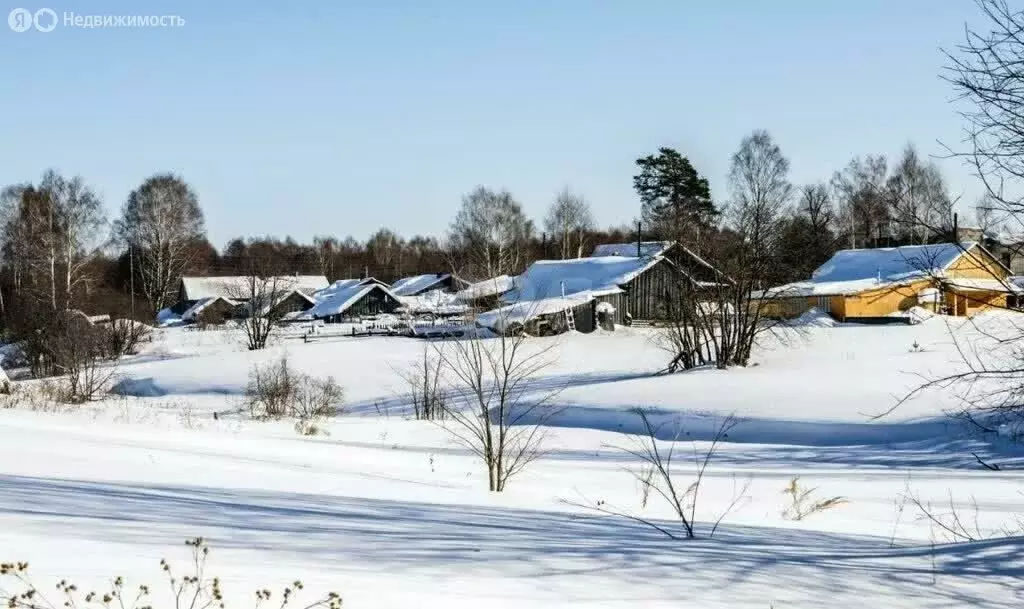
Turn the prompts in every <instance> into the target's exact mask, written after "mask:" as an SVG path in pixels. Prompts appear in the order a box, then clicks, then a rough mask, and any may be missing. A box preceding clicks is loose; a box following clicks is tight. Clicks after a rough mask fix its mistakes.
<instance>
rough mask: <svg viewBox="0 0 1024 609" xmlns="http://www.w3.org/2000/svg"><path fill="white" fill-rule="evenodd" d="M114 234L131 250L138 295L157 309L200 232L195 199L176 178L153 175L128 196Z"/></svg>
mask: <svg viewBox="0 0 1024 609" xmlns="http://www.w3.org/2000/svg"><path fill="white" fill-rule="evenodd" d="M115 234H116V236H117V237H118V238H119V240H120V241H121V242H122V243H123V244H124V245H125V246H127V247H130V248H132V249H133V251H134V255H135V256H136V258H135V259H136V260H137V261H138V263H137V268H138V273H139V279H140V282H139V283H140V284H141V289H142V293H143V295H144V296H145V297H146V299H147V300H148V301H149V303H150V305H151V306H152V307H153V309H154V310H156V311H159V310H161V309H163V308H164V307H166V306H167V304H168V303H169V300H170V297H171V294H172V291H173V287H174V283H175V281H177V280H178V278H179V277H180V276H181V274H182V272H183V271H184V269H185V268H186V267H187V266H188V265H189V263H190V262H191V261H192V258H193V257H194V255H195V252H196V248H195V247H193V246H194V245H195V243H196V242H197V241H199V240H200V239H202V238H204V236H205V234H206V229H205V227H204V220H203V211H202V209H200V207H199V198H198V197H197V196H196V193H195V191H193V190H192V187H191V186H189V185H188V184H187V183H186V182H185V181H184V180H182V179H181V178H180V177H178V176H176V175H173V174H158V175H154V176H152V177H150V178H148V179H147V180H146V181H145V182H143V183H142V185H140V186H139V187H138V188H136V189H135V190H133V191H132V192H131V194H129V195H128V201H127V202H126V203H125V205H124V209H123V210H122V213H121V218H120V220H118V221H117V223H116V225H115Z"/></svg>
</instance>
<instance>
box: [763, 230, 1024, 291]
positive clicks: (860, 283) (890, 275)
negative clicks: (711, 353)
mask: <svg viewBox="0 0 1024 609" xmlns="http://www.w3.org/2000/svg"><path fill="white" fill-rule="evenodd" d="M975 247H979V248H980V247H981V246H979V245H978V244H977V243H974V242H968V243H961V244H955V243H935V244H930V245H905V246H902V247H885V248H876V249H857V250H841V251H839V252H836V253H835V254H834V255H833V256H832V257H831V258H829V260H828V261H827V262H826V263H825V264H823V265H821V266H820V267H818V268H817V270H815V271H814V273H812V274H811V279H810V281H798V282H796V283H790V284H786V285H783V286H779V287H775V288H771V289H769V290H765V291H764V292H763V293H762V294H761V296H762V297H770V298H786V297H791V296H794V297H795V296H801V297H802V296H841V295H848V294H856V293H858V292H864V291H867V290H873V289H876V288H880V287H883V286H896V285H901V284H907V283H913V282H915V281H920V280H921V279H927V278H930V277H934V278H939V279H943V281H945V282H946V283H947V284H948V285H950V286H951V287H954V288H955V287H961V288H963V289H975V290H981V289H984V290H989V289H991V290H995V291H1004V292H1008V291H1012V289H1013V288H1012V287H1011V284H1010V283H1009V281H1007V282H1003V281H1000V280H998V279H996V278H994V277H993V278H991V279H960V278H955V279H954V278H945V274H946V271H947V270H948V269H949V267H950V266H951V265H952V264H953V263H954V262H956V260H957V259H958V258H959V257H960V256H961V255H962V254H963V253H965V252H967V251H969V250H971V249H973V248H975ZM972 286H974V287H972ZM983 286H984V287H983Z"/></svg>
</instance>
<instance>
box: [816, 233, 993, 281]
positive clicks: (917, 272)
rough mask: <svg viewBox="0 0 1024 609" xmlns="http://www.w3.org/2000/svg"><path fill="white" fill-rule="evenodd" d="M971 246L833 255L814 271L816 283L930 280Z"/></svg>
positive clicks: (901, 248)
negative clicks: (928, 278)
mask: <svg viewBox="0 0 1024 609" xmlns="http://www.w3.org/2000/svg"><path fill="white" fill-rule="evenodd" d="M975 245H976V244H975V243H964V244H955V243H937V244H933V245H907V246H903V247H884V248H874V249H860V250H841V251H838V252H836V253H835V254H834V255H833V256H832V257H831V258H830V259H829V260H828V261H827V262H825V264H823V265H821V266H820V267H818V268H817V270H815V271H814V273H813V274H812V275H811V278H812V279H813V280H814V282H816V283H830V282H846V281H863V280H869V279H876V280H880V281H881V282H884V283H892V282H899V281H907V280H914V279H921V278H925V277H930V276H933V275H936V274H939V273H941V272H942V271H944V270H945V269H946V268H947V267H948V266H949V265H951V264H952V263H953V262H955V261H956V259H957V258H959V257H960V255H961V254H963V253H964V251H966V250H970V249H971V248H973V247H974V246H975Z"/></svg>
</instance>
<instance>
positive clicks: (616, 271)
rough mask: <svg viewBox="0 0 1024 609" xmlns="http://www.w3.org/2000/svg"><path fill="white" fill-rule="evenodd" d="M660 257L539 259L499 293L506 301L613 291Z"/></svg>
mask: <svg viewBox="0 0 1024 609" xmlns="http://www.w3.org/2000/svg"><path fill="white" fill-rule="evenodd" d="M660 261H661V258H636V257H627V256H601V257H594V258H575V259H572V260H539V261H537V262H534V263H533V264H531V265H530V268H528V269H526V272H525V273H523V274H522V275H520V276H519V277H517V278H516V280H515V288H514V289H512V290H511V291H509V292H508V293H506V294H505V295H504V296H502V300H504V301H505V302H509V303H512V302H519V301H534V300H544V299H547V298H560V297H561V296H562V293H563V286H564V292H565V294H566V295H571V294H581V293H588V294H590V295H592V296H603V295H606V294H615V293H618V292H621V291H622V288H620V287H619V286H620V285H622V284H624V283H627V282H629V281H631V280H632V279H633V278H635V277H636V276H637V275H639V274H640V273H643V272H644V271H646V270H647V269H648V268H650V267H652V266H654V265H655V264H657V263H658V262H660Z"/></svg>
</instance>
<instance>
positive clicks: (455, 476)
mask: <svg viewBox="0 0 1024 609" xmlns="http://www.w3.org/2000/svg"><path fill="white" fill-rule="evenodd" d="M980 323H982V324H987V325H988V326H990V327H996V328H1000V327H1006V326H1007V325H1008V324H1011V323H1019V322H1018V321H1017V320H1016V319H1014V318H1012V317H1011V316H1009V314H1000V315H990V316H986V317H985V318H984V319H982V320H981V322H980ZM950 330H953V331H955V332H958V333H959V336H961V337H962V338H964V339H968V340H969V339H970V336H971V335H972V333H977V330H976V329H975V328H974V327H972V326H970V325H964V322H963V321H962V320H950V321H947V320H944V319H941V318H934V319H931V320H928V321H926V322H925V323H923V324H920V325H914V326H903V325H898V326H884V327H883V326H853V325H840V326H830V325H829V324H808V325H806V326H804V327H803V328H802V331H801V333H800V334H799V335H796V334H794V335H792V336H790V337H789V338H788V340H786V341H785V342H779V341H770V344H766V345H765V347H766V349H765V350H763V351H762V352H760V353H759V354H758V355H757V357H756V358H755V360H756V362H755V363H756V365H752V366H750V367H748V368H745V369H737V370H729V371H715V370H701V371H694V372H687V373H680V374H675V375H671V376H651V373H652V372H654V371H656V370H658V369H659V368H660V367H661V366H663V365H664V364H665V362H666V356H665V354H664V353H663V352H662V351H661V350H659V349H658V348H657V346H656V345H655V344H654V341H653V340H652V334H650V333H647V332H644V331H640V330H628V329H623V330H621V331H619V332H616V333H613V334H611V333H609V334H605V333H597V334H593V335H586V336H584V335H573V336H568V337H557V338H551V339H531V341H532V344H534V345H536V346H537V347H545V346H548V345H553V349H554V351H553V354H555V356H556V357H555V361H554V364H553V365H552V366H551V367H550V368H549V369H547V370H546V371H545V373H544V376H543V377H542V378H540V379H538V380H537V381H536V382H537V385H536V387H537V389H538V390H549V389H560V390H561V392H560V393H559V394H558V396H557V398H556V401H557V404H558V405H559V406H560V407H561V408H562V410H561V412H560V414H559V415H558V416H557V417H556V418H555V419H554V420H552V421H550V425H551V429H550V434H549V437H548V441H547V448H548V449H549V453H548V454H547V455H546V457H545V458H544V459H542V460H540V461H538V462H536V463H535V464H533V465H532V466H531V467H530V468H529V469H527V470H526V471H525V472H524V473H522V474H521V475H520V476H519V477H518V478H514V479H513V480H512V482H511V483H510V485H509V488H508V490H507V491H506V492H505V493H501V494H494V493H489V492H488V491H487V490H486V481H485V479H484V478H485V475H484V471H483V470H482V468H481V466H480V465H479V464H478V463H477V461H476V460H475V459H474V458H473V457H472V456H471V455H470V454H469V453H468V452H467V450H466V449H465V448H463V447H462V446H460V445H458V444H456V443H454V442H453V441H452V439H451V437H450V436H449V435H448V434H447V433H446V432H445V431H444V429H442V428H440V427H439V426H437V425H434V424H431V423H426V422H417V421H412V420H408V419H407V413H408V411H407V399H406V398H405V396H404V395H403V393H404V392H405V386H404V382H403V381H402V377H401V375H400V374H399V373H398V372H397V371H399V370H402V369H404V368H406V367H407V366H408V365H410V363H412V362H414V361H415V360H416V359H417V358H418V357H420V355H421V350H422V348H423V345H424V343H423V341H419V340H415V339H405V338H351V339H335V340H325V341H320V342H314V343H310V344H306V343H303V342H302V341H301V340H295V339H281V340H280V341H279V342H278V343H277V344H276V345H275V346H274V347H273V348H271V349H268V350H267V351H265V352H259V353H249V352H246V351H244V349H243V348H242V347H241V344H240V342H239V340H238V337H237V336H234V335H231V334H230V333H226V332H217V331H209V332H192V331H187V330H185V329H182V328H174V329H167V330H164V331H163V333H162V334H161V336H160V337H159V339H158V340H157V341H156V342H154V343H153V344H152V345H150V346H149V347H148V348H147V350H146V352H145V353H144V354H142V355H139V356H135V357H133V358H131V359H129V360H126V361H125V362H124V363H123V364H122V366H121V368H120V370H119V374H121V375H122V376H123V377H124V378H125V379H128V380H127V382H126V383H125V384H124V385H123V386H124V387H127V388H129V393H133V394H136V395H135V396H132V397H123V398H111V399H109V400H107V401H104V402H101V403H97V404H91V405H89V406H87V407H82V408H79V409H76V410H73V411H66V412H34V411H28V410H24V409H11V410H0V463H2V466H0V560H28V561H30V562H31V564H32V570H33V572H34V573H35V577H36V578H37V579H38V580H40V582H41V583H44V582H49V581H50V578H54V579H59V578H62V577H73V578H74V579H75V580H76V581H77V582H80V585H81V586H82V587H89V586H95V585H98V584H99V583H100V582H102V581H103V580H104V579H105V578H107V577H110V576H114V575H124V576H126V577H127V578H128V579H129V581H130V582H132V583H142V582H147V583H151V584H153V585H154V587H156V585H157V584H158V583H159V582H160V581H161V574H160V572H159V567H158V562H159V560H160V558H162V557H166V558H168V559H169V560H171V561H172V562H179V563H180V562H184V560H185V558H186V557H187V552H186V548H185V546H184V545H183V541H184V540H185V539H186V538H190V537H196V536H203V537H207V538H209V540H210V544H211V546H212V547H213V554H212V559H211V564H212V568H213V569H214V570H215V571H216V572H217V573H218V574H219V575H220V576H221V577H222V579H223V582H224V587H225V589H226V592H227V596H228V600H236V601H239V602H236V603H235V606H236V607H237V606H249V605H250V604H251V599H252V597H251V596H250V594H251V591H252V590H254V589H256V588H257V587H260V588H262V587H268V586H273V587H277V586H278V585H283V584H285V583H288V582H290V581H292V580H293V579H294V578H296V577H299V578H301V579H302V580H303V581H304V582H305V584H306V590H307V591H308V592H309V593H310V594H311V595H312V594H314V593H315V592H316V591H326V590H338V591H339V592H341V593H342V595H343V597H344V602H345V606H346V607H354V608H392V607H395V608H397V607H402V608H405V607H445V608H452V609H456V608H462V607H474V608H477V607H524V606H534V607H673V608H679V607H694V608H697V607H700V608H704V607H761V608H768V607H776V608H779V609H782V608H789V607H808V608H810V607H822V606H827V607H966V606H975V607H1021V606H1024V538H1021V537H1017V538H994V539H992V540H989V541H981V542H977V543H958V544H950V543H946V538H945V537H944V536H943V535H941V534H940V533H939V532H937V531H935V529H934V527H931V526H929V524H928V523H927V522H926V521H924V520H922V519H920V518H919V514H918V513H916V511H915V510H914V509H913V508H912V507H911V506H909V505H906V506H905V507H904V509H903V510H902V511H901V510H900V509H899V498H900V497H901V496H903V495H904V494H906V493H908V492H911V493H914V494H916V495H918V496H920V498H921V499H922V500H924V501H933V502H936V509H937V510H938V511H940V512H941V511H943V510H945V509H948V507H945V506H948V503H949V501H950V497H951V496H952V499H953V502H954V503H955V504H956V505H957V506H958V507H959V508H960V509H961V510H962V513H963V515H964V516H965V517H966V518H968V519H970V521H971V522H970V525H971V526H972V528H973V526H974V522H973V521H974V518H975V510H974V508H973V507H972V505H973V503H975V502H976V504H977V507H978V509H977V517H978V527H979V528H981V529H982V530H983V531H994V530H997V529H1001V528H1002V527H1008V526H1013V525H1014V523H1015V519H1016V518H1017V517H1019V516H1024V494H1022V493H1024V477H1022V476H1021V475H1020V474H1019V473H1017V472H1018V471H1019V467H1020V466H1022V465H1024V450H1022V449H1021V447H1019V446H1016V445H1013V444H1011V443H1010V442H1009V441H1007V440H1005V439H1003V438H999V437H982V436H978V435H977V434H972V433H969V432H968V430H966V429H964V428H963V427H961V426H960V425H958V424H956V423H953V422H951V421H950V420H948V419H946V418H945V417H944V416H943V412H944V411H945V410H947V409H950V408H955V407H956V401H955V399H954V398H955V396H954V395H953V394H952V393H950V392H930V393H925V394H923V395H921V396H920V397H918V398H916V399H914V400H912V401H910V402H908V403H907V404H905V405H903V406H902V407H901V408H900V409H899V410H897V411H896V412H894V413H893V414H891V415H889V416H887V417H884V418H882V419H880V420H872V416H873V415H876V414H878V413H881V412H884V411H885V410H887V409H888V408H890V407H891V406H892V405H893V404H894V402H895V401H896V400H897V399H898V398H899V397H900V396H902V395H904V394H905V393H906V392H907V391H908V390H910V389H912V388H914V387H915V386H917V385H918V384H920V383H921V382H922V378H930V377H936V376H939V375H942V374H946V373H949V372H950V371H953V370H955V369H957V367H958V366H959V362H960V356H959V355H958V352H957V349H955V348H954V345H953V341H952V340H951V338H950ZM915 343H916V344H917V345H918V348H917V349H913V348H912V346H913V345H914V344H915ZM282 352H287V354H288V357H289V361H290V363H291V364H292V365H294V366H295V367H296V368H298V369H300V370H302V371H305V372H308V373H311V374H316V375H332V376H334V377H335V378H336V379H337V380H338V381H339V382H340V383H341V384H342V386H343V387H344V389H345V393H346V397H345V402H346V413H345V414H344V415H343V416H340V417H337V418H335V419H333V420H332V421H330V422H328V423H327V424H326V425H325V427H326V429H327V431H328V432H329V434H330V435H329V436H319V437H302V436H300V435H298V434H297V433H296V432H295V431H294V429H293V425H292V422H287V421H281V422H272V423H261V422H253V421H250V420H248V419H246V418H245V417H242V416H240V415H238V414H233V412H234V411H235V410H236V409H237V408H238V407H239V405H240V401H241V394H242V392H243V389H244V387H245V384H246V382H247V377H248V373H249V370H250V369H251V367H252V366H253V365H254V364H256V363H261V362H268V361H271V360H273V359H275V358H277V357H279V356H280V355H281V353H282ZM139 396H144V397H139ZM637 407H643V408H648V409H651V412H653V413H654V415H653V416H655V417H657V418H658V420H661V421H672V422H674V423H676V424H678V425H680V426H681V427H682V428H683V429H685V430H687V431H688V432H689V433H690V435H689V436H688V438H689V440H692V444H693V446H691V442H690V441H688V442H686V443H685V444H681V445H680V446H679V448H678V450H680V451H684V452H683V453H682V454H686V455H690V454H692V453H691V452H690V451H693V450H694V447H695V448H696V450H697V451H701V450H702V449H703V448H705V447H706V446H707V440H709V439H710V436H711V433H712V432H713V430H714V428H715V426H716V425H717V423H718V422H719V421H721V419H722V418H723V417H725V416H727V415H729V414H732V413H735V414H736V415H737V416H738V417H740V423H739V424H738V426H737V427H736V428H735V429H734V430H733V431H732V432H731V433H730V435H729V438H728V441H727V442H725V443H724V444H723V445H722V446H721V449H720V453H719V454H718V456H717V457H716V458H715V460H714V461H713V462H712V464H711V466H710V469H709V476H710V477H709V478H708V479H707V480H706V481H705V487H704V489H703V491H702V493H701V496H700V501H699V506H698V512H697V513H698V520H699V521H700V522H699V525H698V526H699V529H700V530H701V531H702V532H704V533H706V532H707V530H708V529H709V528H710V524H711V523H712V522H713V521H714V520H715V519H716V518H717V517H718V515H719V514H720V513H721V512H722V511H723V510H724V509H725V508H726V507H727V506H728V504H729V503H730V502H731V501H732V499H733V498H734V496H735V491H736V489H737V488H740V487H742V486H743V484H744V482H745V481H746V480H748V479H749V480H750V486H749V490H748V492H747V498H746V500H744V501H742V502H741V503H740V504H739V505H738V506H737V508H736V509H735V510H734V511H733V512H732V513H731V514H730V515H729V516H728V517H727V518H726V519H725V520H724V522H723V524H722V525H721V527H720V529H719V531H718V532H717V534H716V535H715V536H714V537H713V538H710V539H709V538H707V537H706V536H705V537H702V538H698V539H696V540H692V541H673V540H670V539H668V538H666V537H665V536H663V535H661V534H660V533H658V532H657V531H656V530H654V529H653V528H650V527H647V526H644V525H643V524H640V523H638V522H635V521H632V520H628V519H625V518H619V517H612V516H604V515H601V514H598V513H595V512H593V511H590V510H587V509H585V508H582V507H578V506H577V504H580V503H595V502H598V501H602V502H604V505H612V506H615V507H616V508H617V509H621V510H623V511H627V512H630V513H633V514H636V515H638V516H642V517H643V518H646V519H653V520H656V521H659V522H660V519H666V520H667V519H669V517H670V512H669V511H668V510H667V509H666V506H664V505H661V504H658V503H657V502H655V501H654V500H652V501H651V502H650V503H649V504H648V506H647V507H646V508H642V507H641V493H640V489H639V486H638V483H637V482H636V481H635V480H634V478H633V477H632V475H631V474H630V473H629V471H628V470H629V469H630V468H631V467H634V466H635V465H636V464H635V463H634V461H633V460H632V459H631V458H629V457H627V456H626V455H624V454H623V453H622V452H621V451H619V450H617V449H616V447H617V446H625V445H628V443H629V437H628V436H626V435H624V433H625V434H628V433H635V432H636V431H637V430H638V429H639V424H638V419H637V417H636V416H635V415H633V414H631V412H630V411H631V410H632V409H634V408H637ZM215 412H217V413H219V416H217V417H216V419H215V418H214V413H215ZM972 453H974V454H977V455H979V456H980V457H981V458H983V459H985V460H986V461H988V462H992V463H999V464H1000V465H1001V467H1002V469H1001V471H988V470H985V469H983V468H982V467H981V466H979V464H978V461H977V460H976V459H975V457H974V456H973V454H972ZM681 471H682V472H684V473H685V471H686V469H685V468H684V469H681ZM793 476H800V482H801V483H802V484H806V485H808V486H813V487H818V488H819V494H820V496H821V497H828V496H833V495H841V496H842V497H844V498H845V499H846V501H847V503H846V504H844V505H841V506H839V507H836V508H834V509H832V510H829V511H826V512H824V513H820V514H815V515H811V516H809V517H807V518H806V519H805V520H802V521H799V522H794V521H791V520H786V519H784V518H783V517H782V515H781V512H782V510H783V509H784V508H785V507H786V497H785V496H784V495H783V494H782V489H783V488H784V487H785V486H786V484H787V483H788V481H789V480H790V479H791V478H792V477H793Z"/></svg>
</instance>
